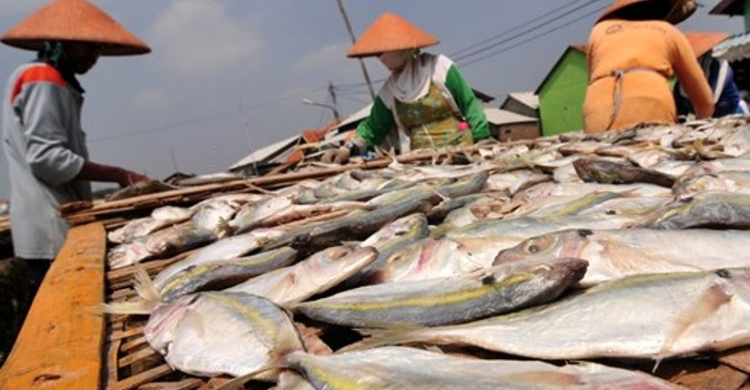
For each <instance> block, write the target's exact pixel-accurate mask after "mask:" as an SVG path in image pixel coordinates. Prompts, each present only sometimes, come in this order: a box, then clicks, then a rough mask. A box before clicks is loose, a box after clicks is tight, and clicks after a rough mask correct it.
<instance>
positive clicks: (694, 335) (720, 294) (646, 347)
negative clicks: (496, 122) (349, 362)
mask: <svg viewBox="0 0 750 390" xmlns="http://www.w3.org/2000/svg"><path fill="white" fill-rule="evenodd" d="M748 321H750V270H748V269H745V268H740V269H738V268H734V269H722V270H716V271H706V272H690V273H669V274H645V275H636V276H631V277H627V278H623V279H618V280H615V281H612V282H608V283H603V284H600V285H598V286H596V287H593V288H591V289H589V290H586V291H585V292H583V293H581V294H578V295H574V296H571V297H569V298H567V299H564V300H561V301H557V302H555V303H552V304H549V305H547V306H543V307H537V308H531V309H527V310H524V311H521V312H517V313H512V314H508V315H504V316H498V317H493V318H488V319H485V320H481V321H475V322H471V323H467V324H462V325H453V326H444V327H437V328H423V329H416V330H411V331H410V330H406V331H404V330H393V331H384V332H376V331H375V330H372V331H368V332H370V333H372V334H373V335H374V336H373V338H372V339H370V340H369V341H366V344H367V345H374V344H376V345H384V344H389V345H390V344H394V343H405V342H423V343H428V344H439V345H443V344H460V345H472V346H477V347H480V348H484V349H488V350H492V351H497V352H502V353H507V354H511V355H517V356H525V357H529V358H534V359H551V360H567V359H593V358H606V357H611V358H641V359H646V358H648V359H656V360H657V361H660V360H661V359H665V358H670V357H677V356H690V355H694V354H696V353H698V352H705V351H712V350H716V351H720V350H725V349H730V348H734V347H738V346H741V345H746V344H748V343H750V328H748V327H747V323H748ZM360 346H361V345H360Z"/></svg>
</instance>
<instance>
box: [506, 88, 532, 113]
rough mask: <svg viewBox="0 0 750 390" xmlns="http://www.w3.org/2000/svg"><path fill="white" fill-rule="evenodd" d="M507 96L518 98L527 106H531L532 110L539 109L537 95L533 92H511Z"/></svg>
mask: <svg viewBox="0 0 750 390" xmlns="http://www.w3.org/2000/svg"><path fill="white" fill-rule="evenodd" d="M508 96H509V97H511V98H513V99H515V100H518V101H519V102H521V103H523V104H524V105H526V106H527V107H529V108H533V109H534V110H538V109H539V96H538V95H536V94H535V93H534V92H511V93H509V94H508Z"/></svg>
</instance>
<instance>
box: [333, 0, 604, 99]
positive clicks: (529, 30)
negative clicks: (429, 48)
mask: <svg viewBox="0 0 750 390" xmlns="http://www.w3.org/2000/svg"><path fill="white" fill-rule="evenodd" d="M582 1H587V3H585V4H583V5H580V6H578V7H576V8H574V9H572V10H569V11H567V12H565V13H563V14H561V15H559V16H557V18H555V20H559V19H560V18H564V17H566V16H569V15H572V14H573V13H575V12H576V11H579V10H581V9H583V8H586V7H588V6H590V5H592V4H594V3H596V2H599V1H603V0H573V1H571V2H569V3H567V4H565V5H563V6H561V7H557V8H555V9H553V10H551V11H548V12H545V13H544V14H542V15H539V16H537V17H534V18H532V19H530V20H527V21H525V22H524V23H521V24H519V25H518V26H516V27H513V28H510V29H508V30H505V31H503V32H500V33H498V34H496V35H494V36H492V37H490V38H487V39H484V40H482V41H479V42H477V43H474V44H472V45H470V46H467V47H466V48H464V49H461V50H459V51H457V52H454V53H452V54H450V55H449V57H450V58H453V59H454V60H455V61H456V62H458V61H461V60H465V59H467V58H468V57H471V56H473V55H477V54H481V53H482V52H485V51H487V50H489V49H492V48H494V47H497V46H500V45H502V44H504V43H507V42H509V41H512V40H514V39H516V38H520V37H523V36H524V35H527V34H530V33H532V32H534V30H535V29H538V28H539V27H541V25H537V26H534V27H532V28H527V29H526V30H524V31H522V32H520V33H518V34H516V35H513V36H511V37H510V38H507V39H504V40H502V41H500V42H497V43H494V44H492V45H489V46H487V47H484V48H481V49H478V50H475V51H473V52H471V53H469V54H466V55H463V56H459V57H457V58H454V57H455V56H457V55H459V54H461V53H465V52H467V51H469V50H471V49H474V48H477V47H480V46H482V45H484V44H486V43H489V42H491V41H493V40H496V39H497V38H500V37H503V36H505V35H507V34H509V33H512V32H514V31H517V30H519V29H521V28H524V27H528V26H529V24H530V23H534V22H536V21H540V20H542V19H545V18H547V17H548V16H550V15H553V14H555V13H557V12H559V11H561V10H563V9H566V8H568V7H571V6H572V5H574V4H576V3H579V2H582ZM601 9H603V8H601ZM547 22H550V21H549V20H548V21H547ZM385 80H386V78H382V79H378V80H375V81H373V83H376V84H380V83H383V82H385ZM366 86H367V84H366V83H351V84H338V85H336V88H337V89H338V90H343V89H346V88H361V87H366Z"/></svg>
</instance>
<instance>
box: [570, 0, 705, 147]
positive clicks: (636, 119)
mask: <svg viewBox="0 0 750 390" xmlns="http://www.w3.org/2000/svg"><path fill="white" fill-rule="evenodd" d="M696 7H697V5H696V4H695V2H694V1H693V0H617V1H615V2H614V4H612V6H610V7H609V8H607V9H606V10H605V11H604V13H603V14H602V15H601V17H599V19H598V20H597V23H596V24H595V25H594V28H593V30H592V31H591V35H590V37H589V45H588V54H587V55H588V71H589V84H588V87H587V88H586V99H585V101H584V106H583V115H584V130H585V131H586V132H588V133H597V132H601V131H606V130H622V129H627V128H632V127H635V126H638V125H643V124H671V123H676V122H677V111H676V107H675V102H674V98H673V97H672V91H671V88H670V85H669V80H670V79H671V78H672V77H673V76H676V77H677V79H678V80H679V81H680V83H681V84H682V85H683V88H684V89H685V92H686V93H687V96H688V97H689V99H690V101H691V102H692V103H693V106H694V107H695V111H696V116H697V117H699V118H707V117H710V116H711V114H712V113H713V101H712V99H711V90H710V88H709V86H708V83H707V82H706V78H705V77H704V76H703V72H702V71H701V68H700V65H698V61H697V60H696V58H695V55H694V54H693V51H692V49H691V47H690V43H689V42H688V41H687V38H685V36H684V35H683V34H682V33H681V32H680V31H679V30H678V29H677V28H676V27H675V26H674V24H676V23H679V22H681V21H683V20H685V19H686V18H687V17H689V16H690V15H691V14H692V13H693V12H694V11H695V9H696Z"/></svg>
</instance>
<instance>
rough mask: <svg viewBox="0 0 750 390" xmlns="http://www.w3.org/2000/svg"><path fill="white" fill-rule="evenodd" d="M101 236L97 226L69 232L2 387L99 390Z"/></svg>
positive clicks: (1, 374)
mask: <svg viewBox="0 0 750 390" xmlns="http://www.w3.org/2000/svg"><path fill="white" fill-rule="evenodd" d="M104 234H105V232H104V227H103V226H102V224H101V223H94V224H90V225H86V226H80V227H76V228H73V229H71V230H70V231H69V232H68V238H67V240H66V242H65V245H64V246H63V248H62V250H61V251H60V253H59V254H58V256H57V258H56V259H55V261H54V262H53V263H52V267H51V268H50V270H49V273H48V274H47V276H46V278H45V279H44V282H43V283H42V286H41V287H40V289H39V292H38V293H37V296H36V299H35V300H34V303H33V304H32V306H31V310H30V311H29V314H28V316H27V317H26V322H24V324H23V328H22V329H21V332H20V334H19V336H18V340H17V341H16V344H15V346H14V347H13V350H12V351H11V353H10V355H9V356H8V361H7V362H6V363H5V365H4V366H3V367H2V369H0V388H2V389H32V388H41V387H44V389H99V388H100V382H101V380H100V374H101V369H102V347H103V341H104V331H105V320H104V316H102V315H100V314H97V310H98V309H99V306H100V305H101V304H102V302H103V301H104V251H105V247H106V242H105V237H104Z"/></svg>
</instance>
